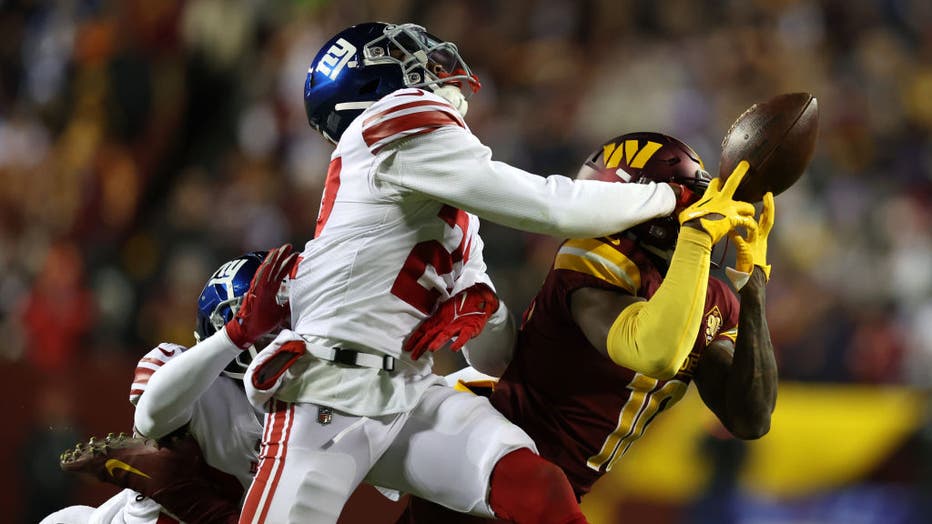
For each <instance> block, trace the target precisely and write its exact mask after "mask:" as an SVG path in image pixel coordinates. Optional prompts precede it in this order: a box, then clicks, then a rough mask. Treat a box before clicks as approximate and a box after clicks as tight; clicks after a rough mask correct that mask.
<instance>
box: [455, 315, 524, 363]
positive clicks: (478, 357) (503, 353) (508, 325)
mask: <svg viewBox="0 0 932 524" xmlns="http://www.w3.org/2000/svg"><path fill="white" fill-rule="evenodd" d="M516 334H517V330H516V328H515V321H514V318H512V316H511V312H510V311H508V308H507V307H506V306H505V302H503V301H500V302H499V306H498V310H497V311H496V312H495V313H494V314H493V315H492V316H491V317H490V318H489V321H488V322H487V323H486V325H485V328H484V329H483V330H482V333H479V335H478V336H476V337H475V338H473V339H472V340H470V341H469V342H467V343H466V345H465V346H463V356H464V357H466V362H468V363H469V365H470V366H472V367H473V368H475V369H477V370H479V371H481V372H482V373H485V374H486V375H491V376H493V377H500V376H502V374H504V373H505V368H507V367H508V364H509V363H510V362H511V356H512V355H513V354H514V347H515V335H516Z"/></svg>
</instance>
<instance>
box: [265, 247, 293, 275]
mask: <svg viewBox="0 0 932 524" xmlns="http://www.w3.org/2000/svg"><path fill="white" fill-rule="evenodd" d="M289 253H291V244H284V245H282V246H279V247H277V248H275V258H273V259H272V264H271V266H270V267H269V271H268V273H267V274H266V278H268V279H269V281H270V282H275V281H280V280H281V279H280V278H278V270H279V269H280V268H281V265H282V262H283V261H284V260H285V258H286V257H287V256H288V254H289Z"/></svg>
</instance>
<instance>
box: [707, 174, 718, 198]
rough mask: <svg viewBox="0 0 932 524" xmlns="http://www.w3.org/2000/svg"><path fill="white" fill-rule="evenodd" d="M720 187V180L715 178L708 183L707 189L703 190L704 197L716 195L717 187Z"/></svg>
mask: <svg viewBox="0 0 932 524" xmlns="http://www.w3.org/2000/svg"><path fill="white" fill-rule="evenodd" d="M721 185H722V179H720V178H718V177H716V178H713V179H712V181H711V182H709V187H707V188H705V195H708V196H712V195H714V194H715V193H718V188H719V186H721Z"/></svg>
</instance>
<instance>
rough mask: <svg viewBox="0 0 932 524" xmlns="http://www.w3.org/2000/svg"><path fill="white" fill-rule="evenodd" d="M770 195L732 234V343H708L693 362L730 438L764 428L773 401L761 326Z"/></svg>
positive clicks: (766, 335)
mask: <svg viewBox="0 0 932 524" xmlns="http://www.w3.org/2000/svg"><path fill="white" fill-rule="evenodd" d="M773 222H774V202H773V195H772V194H770V193H768V194H766V195H764V209H763V211H762V212H761V218H760V221H759V224H758V227H757V229H756V230H754V231H751V232H749V235H748V239H747V240H745V239H744V238H742V237H740V236H732V238H733V239H734V240H735V244H736V246H737V248H738V260H737V263H736V264H735V265H736V270H735V271H733V272H732V273H731V274H730V276H733V275H736V274H737V275H739V278H737V279H735V278H732V281H733V282H735V284H736V286H738V287H740V291H739V295H740V297H741V313H740V314H739V316H738V337H737V339H736V340H735V344H734V347H732V345H731V344H730V343H729V342H714V343H713V344H711V345H710V346H709V348H708V349H707V350H706V352H705V353H704V354H703V356H702V358H701V359H700V361H699V366H698V368H697V370H696V386H697V387H698V388H699V393H700V394H701V395H702V399H703V400H704V401H705V403H706V405H708V406H709V408H710V409H711V410H712V411H713V412H714V413H715V414H716V415H717V416H718V418H719V420H721V421H722V424H724V426H725V427H726V428H727V429H728V430H729V431H730V432H731V433H732V434H733V435H734V436H736V437H739V438H743V439H754V438H760V437H761V436H763V435H765V434H766V433H767V431H769V429H770V416H771V414H772V413H773V410H774V406H775V405H776V402H777V375H778V374H777V362H776V359H775V358H774V354H773V343H772V342H771V340H770V330H769V329H768V327H767V316H766V311H765V307H764V304H765V301H766V285H767V280H768V279H769V278H770V265H769V264H767V236H768V235H769V233H770V230H771V229H772V228H773Z"/></svg>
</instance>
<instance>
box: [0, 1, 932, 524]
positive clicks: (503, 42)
mask: <svg viewBox="0 0 932 524" xmlns="http://www.w3.org/2000/svg"><path fill="white" fill-rule="evenodd" d="M373 19H376V20H384V21H391V22H401V21H415V22H418V23H421V24H423V25H425V26H426V27H427V28H428V29H429V30H430V31H431V32H433V33H435V34H437V35H440V36H441V37H443V38H445V39H448V40H452V41H455V42H457V43H458V44H459V45H460V49H461V51H462V54H463V55H464V57H465V58H466V60H467V62H468V63H469V64H470V65H471V66H472V67H473V68H474V69H475V70H476V72H477V73H478V74H479V76H480V78H481V79H482V82H483V85H484V87H483V89H482V91H481V92H480V93H479V94H478V95H477V96H476V97H475V98H474V99H473V101H472V103H471V106H470V114H469V117H468V119H467V120H468V122H469V124H470V126H471V127H472V129H473V130H474V132H475V133H476V134H477V135H478V136H479V137H480V138H481V139H482V140H483V141H484V142H485V143H486V144H488V145H489V146H490V147H491V148H492V150H493V151H494V154H495V157H496V158H497V159H500V160H505V161H508V162H511V163H513V164H515V165H517V166H520V167H522V168H525V169H528V170H530V171H533V172H537V173H542V174H549V173H563V174H570V175H571V174H573V173H574V172H575V169H576V167H577V166H578V165H579V164H580V162H581V160H582V159H583V158H584V156H585V155H586V154H587V153H588V152H589V151H590V150H591V149H592V148H593V147H594V146H595V145H597V144H598V143H600V142H602V141H603V140H605V139H607V138H608V137H610V136H614V135H617V134H621V133H623V132H628V131H635V130H657V131H661V132H665V133H669V134H672V135H675V136H677V137H679V138H681V139H683V140H685V141H686V142H688V143H690V144H691V145H692V146H693V147H694V148H695V149H697V150H698V151H699V153H700V154H701V155H702V156H703V157H704V158H705V161H706V163H707V165H708V166H709V168H710V170H713V171H714V170H715V168H716V165H717V153H718V144H719V141H720V140H721V137H722V136H723V135H724V133H725V131H726V130H727V128H728V126H729V125H730V123H731V122H732V121H733V120H734V118H735V117H736V116H737V115H738V114H739V113H740V112H741V111H742V110H743V109H744V108H745V107H747V106H748V105H750V104H751V103H753V102H755V101H761V100H764V99H766V98H769V97H770V96H772V95H774V94H777V93H780V92H788V91H802V90H804V91H810V92H812V93H814V94H815V95H816V96H817V97H818V98H819V102H820V108H821V128H820V138H819V146H818V150H817V153H816V156H815V158H814V159H813V162H812V164H811V167H810V169H809V171H808V172H807V174H806V175H805V176H804V178H803V179H802V181H801V182H800V183H799V184H797V185H796V186H795V187H794V188H792V189H791V190H790V191H788V192H787V193H785V194H783V195H781V196H780V197H779V198H778V199H777V203H778V209H777V217H778V218H777V225H776V230H775V232H774V234H773V235H772V242H771V257H772V263H773V266H774V272H773V280H772V282H771V283H770V285H769V286H768V317H769V320H770V327H771V330H772V333H773V339H774V342H775V345H776V349H777V351H778V353H779V355H778V358H779V363H780V373H781V378H782V380H783V384H782V387H781V391H780V396H779V400H778V407H777V412H776V414H775V417H774V423H773V429H772V431H771V433H770V435H768V436H767V437H765V438H764V439H762V440H760V441H757V442H753V443H750V444H744V443H741V442H737V441H734V440H731V439H728V438H726V437H725V436H724V435H723V434H722V432H721V429H720V428H717V427H716V425H715V424H714V423H713V420H712V418H711V415H709V414H708V412H707V411H706V410H705V408H704V407H702V406H701V403H700V402H699V401H698V399H697V398H696V396H695V395H691V396H688V397H687V398H686V399H685V400H684V401H683V403H682V405H680V406H678V407H676V408H675V409H673V410H672V411H671V412H670V413H668V414H667V415H665V416H664V417H662V418H661V419H659V420H658V421H657V422H656V424H654V425H652V426H651V428H650V430H649V431H648V433H647V436H646V437H645V438H644V439H643V440H642V441H641V442H639V443H638V444H637V445H636V446H634V448H633V449H632V451H631V452H630V453H629V455H628V456H627V457H625V458H624V459H623V460H622V461H621V462H620V463H619V465H618V466H617V467H616V468H615V469H614V470H613V471H612V472H611V473H610V474H609V475H608V477H607V478H606V479H605V480H604V481H602V482H601V483H600V485H599V486H598V487H597V489H596V491H595V492H594V493H593V494H592V495H591V496H590V497H588V498H587V500H586V501H585V504H584V509H585V510H586V512H587V514H588V515H589V516H590V518H591V519H592V520H593V522H596V523H611V522H635V521H637V522H670V523H679V522H689V523H693V522H756V523H783V522H839V523H841V522H845V523H848V522H858V523H872V522H878V523H879V522H883V523H890V522H924V521H927V520H926V518H927V516H928V514H929V513H928V511H929V507H928V505H929V504H930V502H929V500H928V499H930V496H929V493H930V492H932V412H930V409H929V408H930V406H932V404H930V403H929V387H930V385H932V235H930V233H929V232H930V220H932V216H930V197H932V138H930V129H932V4H930V3H929V2H927V1H925V0H883V1H881V0H877V1H868V0H857V1H844V0H769V1H768V0H756V1H742V0H716V1H709V2H699V1H689V0H671V1H663V2H655V1H650V0H584V1H571V0H520V1H512V2H496V1H492V0H481V1H465V0H462V1H436V0H435V1H426V0H379V1H366V2H349V1H347V2H328V1H320V0H316V1H315V0H304V1H300V0H295V1H275V2H260V1H258V0H190V1H187V2H183V1H179V0H163V1H158V2H152V1H148V0H125V1H117V0H114V1H109V2H108V1H105V0H74V1H48V2H42V1H30V0H2V1H0V357H2V358H0V398H2V399H3V400H2V406H3V409H4V414H5V415H7V417H6V420H5V421H4V423H3V424H4V426H5V428H4V430H3V431H0V464H3V467H2V468H0V487H2V490H0V506H2V507H3V508H4V511H3V514H4V517H3V519H2V520H4V521H7V522H35V521H37V520H38V518H41V516H42V515H44V514H45V513H48V512H50V511H52V510H54V509H57V508H59V507H61V506H63V505H66V504H71V503H79V502H80V503H97V502H100V501H101V500H103V499H104V498H105V497H107V496H108V495H109V494H110V493H112V490H110V489H109V488H107V487H103V486H100V485H97V484H95V483H92V482H82V481H79V480H78V479H74V478H68V477H66V476H64V475H63V474H61V473H60V472H58V470H57V463H56V461H57V458H58V453H59V452H60V451H61V450H62V449H64V448H65V447H68V446H70V445H72V444H73V443H74V442H75V441H76V440H77V439H79V438H85V437H86V436H89V435H92V434H94V435H102V434H105V433H106V432H108V431H114V430H116V431H119V430H126V431H128V430H130V429H131V421H132V418H131V410H130V406H129V403H128V402H127V401H126V395H127V387H128V385H129V382H130V373H131V372H132V369H133V365H134V363H135V361H136V359H137V358H138V357H139V356H140V355H141V354H142V353H143V352H145V351H146V350H148V349H149V348H150V347H152V346H153V345H154V344H156V343H157V342H159V341H173V342H178V343H187V344H190V343H192V342H193V340H192V336H191V332H192V329H193V324H194V322H193V321H194V311H195V299H196V297H197V295H198V293H199V291H200V288H201V286H202V285H203V283H204V281H205V279H206V278H207V276H209V274H210V273H211V272H212V271H213V269H214V268H215V267H216V266H217V265H219V264H220V263H221V262H222V261H224V260H226V259H229V258H231V257H234V256H236V255H238V254H240V253H242V252H244V251H248V250H253V249H264V248H269V247H272V246H275V245H278V244H281V243H283V242H286V241H290V242H292V243H294V244H295V245H296V246H300V245H302V244H303V242H304V241H306V240H307V238H308V237H309V236H310V233H311V231H312V228H313V222H314V219H315V216H316V213H317V205H318V202H319V200H320V194H321V190H322V185H323V180H324V174H325V170H326V166H327V161H328V156H329V154H330V146H329V145H327V144H326V143H325V142H324V141H323V140H322V139H321V138H320V137H319V136H317V135H315V133H314V132H312V131H311V130H310V129H309V128H308V126H307V122H306V119H305V116H304V112H303V106H302V87H303V82H304V76H305V72H306V69H307V64H308V62H309V61H310V59H311V58H312V57H313V55H314V53H315V52H316V50H317V49H318V47H319V46H320V45H321V44H322V43H323V41H324V40H325V39H326V38H327V37H329V36H330V35H331V34H333V33H335V32H336V31H338V30H339V29H342V28H343V27H345V26H347V25H350V24H352V23H357V22H360V21H366V20H373ZM482 232H483V236H484V238H485V240H486V258H487V261H488V264H489V267H490V271H491V273H492V274H493V277H494V278H495V281H496V283H497V285H498V286H499V290H500V293H501V294H502V295H503V296H504V297H505V298H506V299H507V300H508V302H509V303H510V304H511V305H512V308H513V309H515V310H518V311H520V310H521V309H522V308H523V307H524V306H525V305H526V304H527V303H528V301H529V299H530V298H531V297H532V296H533V293H534V291H535V290H536V287H537V286H538V285H539V283H540V282H541V281H542V277H543V275H544V274H545V272H546V270H547V268H548V266H549V264H550V262H551V258H552V255H553V253H554V249H555V247H556V245H557V241H556V240H553V239H548V238H541V237H538V236H534V235H528V234H523V233H519V232H516V231H513V230H509V229H505V228H501V227H497V226H495V225H493V224H490V223H485V224H484V225H483V230H482ZM571 362H572V359H571V357H568V364H567V365H571ZM457 365H458V361H457V360H456V357H455V356H450V355H446V356H444V357H443V358H441V359H440V360H439V361H438V368H439V369H440V370H451V369H453V368H454V367H456V366H457ZM360 497H363V498H364V499H366V501H367V502H368V504H365V505H364V506H365V507H359V505H357V506H356V509H355V510H354V511H353V515H352V516H348V517H347V518H345V519H344V521H345V522H378V520H377V519H375V518H374V517H372V516H371V515H370V516H364V513H365V512H366V511H370V512H375V513H376V514H381V515H382V516H383V518H384V516H385V515H388V514H389V513H390V512H391V511H396V507H395V506H391V505H389V504H388V503H387V502H382V501H380V500H379V499H378V498H377V497H376V496H374V495H372V493H371V492H363V493H362V494H361V495H360ZM923 505H926V507H923ZM924 517H925V518H924Z"/></svg>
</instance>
